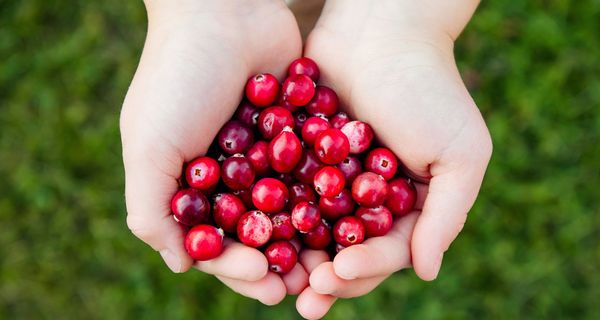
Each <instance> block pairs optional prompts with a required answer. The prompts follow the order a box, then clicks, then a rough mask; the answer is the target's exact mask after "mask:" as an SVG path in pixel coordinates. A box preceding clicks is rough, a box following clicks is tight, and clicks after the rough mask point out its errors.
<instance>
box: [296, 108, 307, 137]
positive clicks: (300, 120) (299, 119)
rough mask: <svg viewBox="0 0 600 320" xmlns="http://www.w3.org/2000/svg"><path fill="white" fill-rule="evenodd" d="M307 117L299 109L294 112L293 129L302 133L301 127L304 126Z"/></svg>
mask: <svg viewBox="0 0 600 320" xmlns="http://www.w3.org/2000/svg"><path fill="white" fill-rule="evenodd" d="M308 118H309V116H308V115H307V114H306V113H304V112H300V111H299V112H296V113H294V131H295V132H297V133H299V134H302V128H303V127H304V124H305V123H306V120H308Z"/></svg>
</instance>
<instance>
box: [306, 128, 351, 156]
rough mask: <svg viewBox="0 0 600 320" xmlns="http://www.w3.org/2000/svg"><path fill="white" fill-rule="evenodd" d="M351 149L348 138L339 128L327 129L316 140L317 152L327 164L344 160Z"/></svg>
mask: <svg viewBox="0 0 600 320" xmlns="http://www.w3.org/2000/svg"><path fill="white" fill-rule="evenodd" d="M349 151H350V144H349V143H348V138H346V135H344V134H343V133H342V131H340V130H339V129H333V128H330V129H327V130H325V131H323V132H321V134H320V135H319V137H317V140H315V152H316V154H317V157H319V160H321V162H323V163H325V164H338V163H340V162H342V161H343V160H344V159H345V158H346V157H347V156H348V153H349Z"/></svg>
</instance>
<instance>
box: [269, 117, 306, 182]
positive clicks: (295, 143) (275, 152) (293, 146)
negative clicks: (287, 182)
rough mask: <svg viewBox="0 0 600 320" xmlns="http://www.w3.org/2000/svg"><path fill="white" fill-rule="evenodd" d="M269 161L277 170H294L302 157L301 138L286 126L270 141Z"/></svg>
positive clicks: (286, 171) (283, 171)
mask: <svg viewBox="0 0 600 320" xmlns="http://www.w3.org/2000/svg"><path fill="white" fill-rule="evenodd" d="M268 155H269V163H270V164H271V168H273V170H275V171H277V172H281V173H288V172H292V170H294V168H295V167H296V165H297V164H298V162H300V158H301V157H302V144H301V143H300V139H298V137H297V136H296V135H295V134H294V133H293V132H292V129H291V128H290V127H286V128H284V129H283V131H281V132H280V133H279V134H278V135H277V136H276V137H275V138H274V139H273V140H271V142H270V143H269V150H268Z"/></svg>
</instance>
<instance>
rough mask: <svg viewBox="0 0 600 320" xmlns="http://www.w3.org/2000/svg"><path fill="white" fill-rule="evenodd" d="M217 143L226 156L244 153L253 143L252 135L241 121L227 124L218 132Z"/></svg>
mask: <svg viewBox="0 0 600 320" xmlns="http://www.w3.org/2000/svg"><path fill="white" fill-rule="evenodd" d="M217 142H218V143H219V146H220V147H221V150H223V151H225V152H226V153H227V154H230V155H232V154H236V153H244V152H246V151H248V149H250V147H251V146H252V144H253V143H254V133H253V132H252V130H251V129H250V127H248V126H247V125H245V124H244V123H243V122H241V121H237V120H233V121H229V122H227V123H226V124H225V125H224V126H223V127H222V128H221V131H219V135H218V136H217Z"/></svg>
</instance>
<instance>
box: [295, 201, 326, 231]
mask: <svg viewBox="0 0 600 320" xmlns="http://www.w3.org/2000/svg"><path fill="white" fill-rule="evenodd" d="M319 223H321V212H320V210H319V206H317V205H316V204H314V203H312V202H306V201H304V202H300V203H298V204H297V205H296V206H295V207H294V209H293V210H292V224H293V225H294V228H296V229H297V230H298V231H300V232H303V233H306V232H310V231H312V230H314V229H315V228H316V227H317V226H318V225H319Z"/></svg>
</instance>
